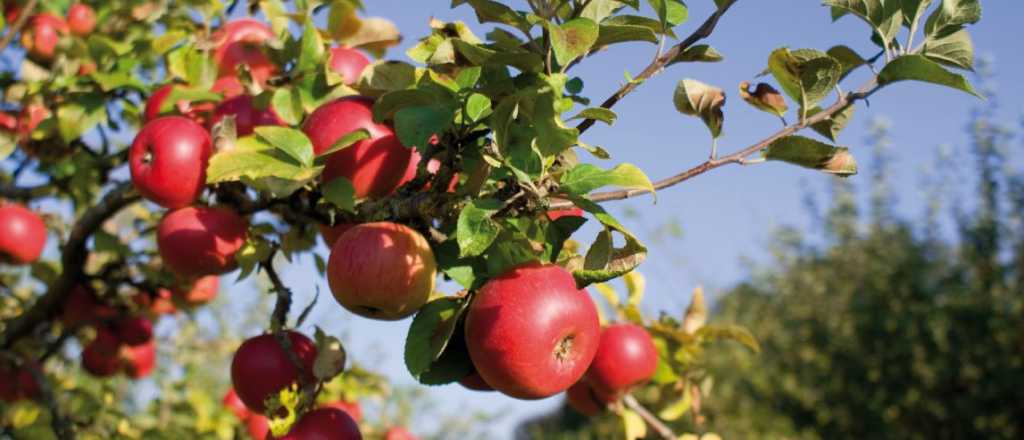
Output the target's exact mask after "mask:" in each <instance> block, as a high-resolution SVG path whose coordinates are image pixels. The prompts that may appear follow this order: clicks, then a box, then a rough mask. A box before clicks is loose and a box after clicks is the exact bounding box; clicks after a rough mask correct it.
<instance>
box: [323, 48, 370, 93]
mask: <svg viewBox="0 0 1024 440" xmlns="http://www.w3.org/2000/svg"><path fill="white" fill-rule="evenodd" d="M327 63H328V65H329V66H331V70H333V71H335V72H337V73H338V74H339V75H341V78H342V81H343V82H344V83H345V85H352V84H355V83H356V82H358V81H359V77H360V76H361V75H362V74H363V70H364V69H366V66H369V65H370V59H369V58H366V55H363V53H362V52H360V51H358V50H356V49H352V48H349V47H335V48H333V49H331V54H330V55H329V59H328V60H327Z"/></svg>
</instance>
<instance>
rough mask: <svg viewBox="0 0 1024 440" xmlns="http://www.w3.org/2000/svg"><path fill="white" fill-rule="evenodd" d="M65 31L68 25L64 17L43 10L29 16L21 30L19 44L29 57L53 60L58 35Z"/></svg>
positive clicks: (38, 59) (44, 60)
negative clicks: (26, 23) (26, 24)
mask: <svg viewBox="0 0 1024 440" xmlns="http://www.w3.org/2000/svg"><path fill="white" fill-rule="evenodd" d="M67 33H68V25H67V23H65V22H64V19H62V18H60V17H58V16H56V15H53V14H51V13H49V12H43V13H40V14H36V15H33V16H32V17H31V18H29V22H28V26H26V27H25V29H24V30H22V32H21V45H22V47H24V48H25V52H27V53H28V56H29V57H30V58H32V59H34V60H36V61H40V62H43V63H49V62H50V61H53V56H54V54H55V53H56V50H57V43H59V42H60V37H61V36H62V35H65V34H67Z"/></svg>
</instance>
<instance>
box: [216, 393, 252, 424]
mask: <svg viewBox="0 0 1024 440" xmlns="http://www.w3.org/2000/svg"><path fill="white" fill-rule="evenodd" d="M221 402H222V403H223V404H224V407H225V408H227V409H229V410H231V413H232V414H234V415H235V417H238V420H242V421H245V420H249V417H252V415H253V414H252V412H251V411H249V407H248V406H245V402H242V399H239V398H238V393H236V392H235V389H234V388H228V392H226V393H224V398H223V399H221Z"/></svg>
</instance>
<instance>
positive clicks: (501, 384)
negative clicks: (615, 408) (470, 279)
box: [466, 263, 601, 399]
mask: <svg viewBox="0 0 1024 440" xmlns="http://www.w3.org/2000/svg"><path fill="white" fill-rule="evenodd" d="M600 332H601V327H600V323H599V322H598V317H597V308H596V307H595V306H594V302H593V301H592V300H591V299H590V296H589V295H587V293H586V292H584V291H581V290H579V289H577V288H576V281H575V280H574V279H573V277H572V274H571V273H569V271H567V270H565V269H563V268H562V267H560V266H555V265H546V264H540V263H528V264H524V265H521V266H518V267H516V268H513V269H511V270H509V271H507V272H506V273H504V274H502V275H500V276H498V277H495V278H493V279H491V280H490V281H488V282H487V283H486V284H484V286H483V287H482V288H481V289H480V290H479V291H478V292H477V294H476V297H475V298H474V299H473V302H472V303H471V304H470V306H469V311H468V314H467V316H466V345H467V347H468V348H469V355H470V358H471V359H472V360H473V365H474V366H476V369H477V371H478V372H479V373H480V375H481V376H482V377H483V378H484V381H486V382H487V383H488V384H489V385H491V386H492V387H494V389H496V390H498V391H501V392H502V393H505V394H508V395H509V396H512V397H516V398H520V399H540V398H544V397H548V396H551V395H554V394H557V393H560V392H562V391H565V390H566V389H567V388H569V387H570V386H571V385H572V384H574V383H576V382H577V381H579V379H580V377H582V376H583V373H585V372H586V370H587V366H589V365H590V361H591V360H593V359H594V353H595V352H596V351H597V343H598V339H599V338H600Z"/></svg>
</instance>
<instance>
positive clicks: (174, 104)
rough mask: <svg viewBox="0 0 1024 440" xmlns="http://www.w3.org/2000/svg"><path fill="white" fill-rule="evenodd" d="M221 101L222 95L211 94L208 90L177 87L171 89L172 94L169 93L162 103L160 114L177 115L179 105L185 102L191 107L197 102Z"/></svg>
mask: <svg viewBox="0 0 1024 440" xmlns="http://www.w3.org/2000/svg"><path fill="white" fill-rule="evenodd" d="M220 99H221V96H220V94H217V93H214V92H211V91H209V90H207V89H203V88H199V87H186V86H183V85H175V86H173V87H171V93H168V94H167V97H166V98H164V100H163V102H162V103H160V113H161V114H164V113H177V112H178V103H179V102H181V101H185V102H187V103H189V105H191V104H193V103H197V102H217V101H220Z"/></svg>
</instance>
